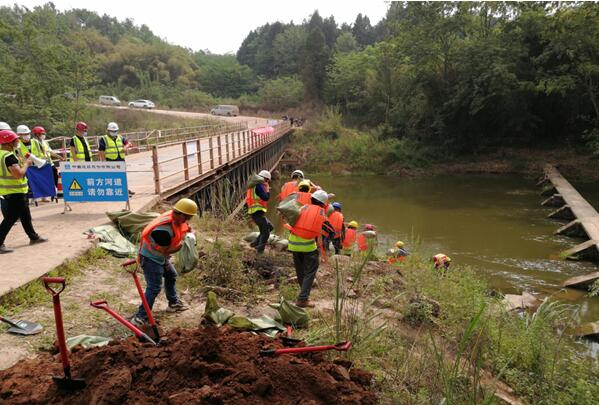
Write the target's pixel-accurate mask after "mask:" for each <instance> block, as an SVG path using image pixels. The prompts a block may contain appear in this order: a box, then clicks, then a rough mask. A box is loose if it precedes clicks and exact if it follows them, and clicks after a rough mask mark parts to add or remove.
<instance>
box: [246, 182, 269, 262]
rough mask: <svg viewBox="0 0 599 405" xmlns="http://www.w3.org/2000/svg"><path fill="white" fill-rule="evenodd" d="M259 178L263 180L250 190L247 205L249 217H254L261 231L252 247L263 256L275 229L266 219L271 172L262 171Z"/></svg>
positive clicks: (253, 219) (247, 193) (247, 194)
mask: <svg viewBox="0 0 599 405" xmlns="http://www.w3.org/2000/svg"><path fill="white" fill-rule="evenodd" d="M258 177H259V178H260V179H261V182H260V183H258V184H256V185H255V186H252V187H250V188H248V190H247V192H246V195H245V204H246V206H247V210H248V215H250V216H251V217H252V221H254V223H255V224H256V225H258V229H259V230H260V234H259V235H258V237H257V238H256V240H255V241H253V242H252V243H251V244H250V245H251V246H252V247H253V248H255V249H256V253H257V254H262V253H264V249H265V248H266V244H267V243H268V238H269V237H270V231H272V230H273V229H274V227H273V226H272V224H271V223H270V221H269V220H268V218H266V211H267V206H268V200H269V199H270V186H269V183H270V180H271V175H270V172H269V171H268V170H262V171H261V172H260V173H258Z"/></svg>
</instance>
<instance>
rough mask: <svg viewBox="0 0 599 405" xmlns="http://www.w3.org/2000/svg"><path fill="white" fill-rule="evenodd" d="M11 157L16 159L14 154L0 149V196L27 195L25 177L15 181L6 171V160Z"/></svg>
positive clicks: (27, 189)
mask: <svg viewBox="0 0 599 405" xmlns="http://www.w3.org/2000/svg"><path fill="white" fill-rule="evenodd" d="M11 155H12V156H15V157H16V155H15V154H14V153H12V152H9V151H7V150H3V149H0V195H8V194H19V193H20V194H27V191H29V187H28V186H27V177H23V178H20V179H17V178H15V177H14V176H13V175H12V173H11V172H10V170H8V166H7V165H6V158H7V157H8V156H11Z"/></svg>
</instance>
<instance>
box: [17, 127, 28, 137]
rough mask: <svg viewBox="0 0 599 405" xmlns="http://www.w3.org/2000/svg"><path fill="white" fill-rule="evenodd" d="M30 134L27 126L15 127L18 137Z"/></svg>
mask: <svg viewBox="0 0 599 405" xmlns="http://www.w3.org/2000/svg"><path fill="white" fill-rule="evenodd" d="M30 133H31V130H30V129H29V127H28V126H27V125H19V126H18V127H17V134H19V135H27V134H30Z"/></svg>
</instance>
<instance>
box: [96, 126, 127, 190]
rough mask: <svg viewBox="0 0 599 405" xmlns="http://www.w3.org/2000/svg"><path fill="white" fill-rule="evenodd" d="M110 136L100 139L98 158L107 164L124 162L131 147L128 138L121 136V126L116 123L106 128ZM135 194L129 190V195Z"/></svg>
mask: <svg viewBox="0 0 599 405" xmlns="http://www.w3.org/2000/svg"><path fill="white" fill-rule="evenodd" d="M106 131H107V132H108V135H103V136H101V137H100V140H99V142H98V156H99V158H100V160H102V161H106V162H124V161H125V155H126V154H127V150H128V149H129V148H130V147H131V144H130V143H129V141H127V139H126V138H124V137H122V136H120V135H119V126H118V124H117V123H116V122H109V123H108V125H107V126H106ZM133 194H135V193H134V192H133V191H131V190H129V195H133Z"/></svg>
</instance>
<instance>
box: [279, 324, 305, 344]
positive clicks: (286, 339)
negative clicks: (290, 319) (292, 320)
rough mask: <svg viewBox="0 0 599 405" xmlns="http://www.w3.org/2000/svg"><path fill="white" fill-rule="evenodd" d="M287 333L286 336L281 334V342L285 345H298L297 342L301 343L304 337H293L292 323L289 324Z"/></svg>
mask: <svg viewBox="0 0 599 405" xmlns="http://www.w3.org/2000/svg"><path fill="white" fill-rule="evenodd" d="M286 328H287V335H286V336H280V339H281V342H283V346H296V345H297V344H299V343H300V342H301V341H302V339H296V338H292V337H291V334H292V333H293V328H292V327H291V325H287V326H286Z"/></svg>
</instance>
